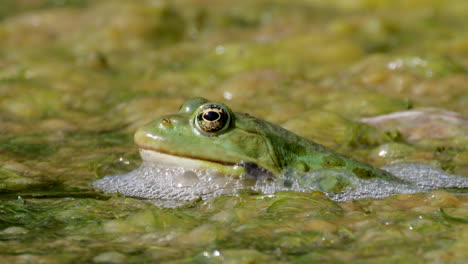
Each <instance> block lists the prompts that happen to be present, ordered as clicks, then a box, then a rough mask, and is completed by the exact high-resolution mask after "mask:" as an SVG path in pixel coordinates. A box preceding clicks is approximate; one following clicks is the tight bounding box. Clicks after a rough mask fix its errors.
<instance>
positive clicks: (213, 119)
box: [195, 104, 231, 136]
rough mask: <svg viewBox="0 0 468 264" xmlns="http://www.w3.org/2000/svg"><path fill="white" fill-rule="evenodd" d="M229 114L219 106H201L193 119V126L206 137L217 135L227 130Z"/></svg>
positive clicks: (229, 120) (229, 121) (229, 119)
mask: <svg viewBox="0 0 468 264" xmlns="http://www.w3.org/2000/svg"><path fill="white" fill-rule="evenodd" d="M230 123H231V112H230V111H229V110H228V109H227V108H226V107H225V106H223V105H220V104H205V105H202V106H201V107H200V108H199V109H198V112H197V115H196V117H195V126H196V128H197V129H198V131H200V132H201V133H202V134H204V135H207V136H215V135H219V134H220V132H222V131H224V130H225V129H227V128H229V125H230Z"/></svg>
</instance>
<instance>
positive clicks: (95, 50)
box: [0, 0, 468, 263]
mask: <svg viewBox="0 0 468 264" xmlns="http://www.w3.org/2000/svg"><path fill="white" fill-rule="evenodd" d="M213 3H214V2H213V1H208V2H203V1H202V2H200V1H177V2H169V1H150V0H148V1H146V0H144V1H135V2H129V1H124V0H117V1H86V0H82V1H79V0H65V1H56V0H43V1H27V0H26V1H5V2H4V3H3V2H2V5H0V38H1V39H2V43H0V192H1V193H0V262H5V263H15V262H16V263H18V262H34V263H41V262H45V263H54V262H55V263H65V262H93V261H94V262H98V263H104V262H115V263H119V262H120V263H144V262H148V263H154V262H167V263H171V262H172V263H184V262H185V263H222V262H224V263H266V262H268V263H275V262H276V263H287V262H289V263H318V262H325V261H328V262H332V263H341V262H349V263H362V262H378V263H395V262H406V263H408V262H414V263H423V262H430V261H434V262H440V263H443V262H453V263H457V262H458V263H462V262H463V260H464V259H466V258H467V256H466V253H465V252H467V250H466V248H467V243H466V239H464V235H465V234H466V227H465V225H464V223H465V222H466V217H465V215H466V209H465V208H466V207H467V204H466V203H467V198H466V195H465V194H463V193H462V194H459V195H452V194H450V193H448V192H432V193H428V194H413V195H397V196H393V197H389V198H385V199H379V200H372V199H364V200H359V201H352V202H340V203H338V202H333V201H330V200H329V199H328V198H327V197H325V196H323V195H322V194H320V193H313V194H303V193H293V192H284V193H277V194H275V195H269V196H264V195H262V194H259V193H255V192H248V191H244V192H240V193H239V195H238V196H235V197H218V198H214V199H210V200H207V201H201V200H194V201H192V202H191V203H188V204H187V205H185V206H183V207H180V208H177V209H162V208H158V207H156V206H154V205H152V204H151V203H148V202H146V201H140V200H137V199H134V198H129V197H122V196H119V195H114V196H106V195H103V194H100V193H97V192H96V191H95V190H93V189H92V188H91V187H90V183H91V182H92V181H93V180H95V179H96V178H98V177H102V176H104V175H108V174H114V173H124V172H128V171H130V170H132V169H134V168H136V167H137V166H138V165H139V163H140V158H139V156H138V152H137V148H136V147H135V146H133V143H132V137H133V132H134V130H135V129H136V128H137V127H139V126H141V125H143V124H144V123H146V122H148V121H150V120H152V119H154V118H155V117H157V116H159V115H161V114H165V113H169V112H171V111H172V110H173V109H175V108H177V107H178V106H179V105H180V103H182V102H183V101H184V100H185V99H187V98H189V97H194V96H205V97H209V98H210V99H213V100H220V101H227V103H228V104H229V105H230V106H232V108H233V109H234V110H235V111H240V112H248V113H252V114H253V115H255V116H258V117H260V118H263V119H266V120H269V121H274V122H277V123H282V124H284V126H285V127H287V128H288V129H290V130H293V131H294V132H296V133H298V134H300V135H303V136H305V137H307V138H310V139H313V140H316V141H318V142H320V143H323V144H325V145H326V146H328V147H332V148H334V149H336V150H337V151H339V152H341V153H346V154H347V155H349V156H352V157H354V158H357V159H360V160H363V161H367V162H370V163H372V164H374V165H378V166H383V165H387V164H391V163H395V162H400V161H418V162H424V163H430V164H433V165H436V166H439V167H442V168H443V169H445V170H447V171H451V172H453V173H456V174H460V175H465V176H466V175H468V166H467V164H468V163H467V160H468V155H467V149H466V147H465V145H466V142H465V141H466V140H465V139H464V138H463V137H461V136H455V137H452V138H450V139H448V140H439V141H438V140H432V139H428V140H426V141H422V140H419V141H410V140H408V139H407V138H405V137H404V136H403V134H402V133H401V132H399V130H396V129H395V130H392V129H389V130H388V129H386V130H379V129H376V128H374V127H371V126H369V125H367V124H362V123H360V122H359V120H360V119H362V118H365V117H371V116H376V115H382V114H388V113H392V112H396V111H404V110H408V109H413V108H415V107H439V108H443V109H446V110H451V111H456V112H459V113H461V115H463V116H465V117H466V116H467V115H468V109H467V108H466V105H467V98H468V95H467V91H466V83H467V81H468V79H467V72H466V70H467V67H468V57H467V55H466V54H467V53H466V50H467V47H468V39H467V37H466V35H467V34H466V32H467V30H468V28H467V24H466V22H465V20H466V16H467V14H468V5H467V4H466V3H465V1H463V0H458V1H457V0H453V1H450V3H446V2H445V1H439V0H433V1H373V0H366V1H294V2H291V1H282V0H277V1H238V2H236V4H235V5H232V3H231V2H229V1H216V4H213ZM449 128H450V127H447V129H449ZM324 131H326V132H325V133H324ZM460 131H463V130H460ZM324 184H325V186H324V188H333V187H334V186H338V188H339V179H336V180H335V181H331V182H325V183H324Z"/></svg>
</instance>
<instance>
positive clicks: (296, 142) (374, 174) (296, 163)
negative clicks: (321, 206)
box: [262, 121, 401, 181]
mask: <svg viewBox="0 0 468 264" xmlns="http://www.w3.org/2000/svg"><path fill="white" fill-rule="evenodd" d="M262 122H265V127H266V129H264V133H265V135H264V136H265V137H266V138H268V140H269V141H270V142H271V144H270V145H271V148H272V151H273V152H274V153H275V155H276V160H277V164H278V166H279V167H280V168H281V170H282V171H283V170H285V169H291V170H296V171H302V172H313V171H317V170H323V169H330V170H336V171H343V172H348V173H353V174H354V175H355V176H356V177H358V178H361V179H371V178H383V179H386V180H391V181H401V180H400V179H399V178H397V177H395V176H393V175H392V174H391V173H389V172H387V171H384V170H381V169H378V168H375V167H373V166H371V165H368V164H365V163H363V162H359V161H357V160H354V159H352V158H349V157H346V156H343V155H340V154H338V153H336V152H335V151H333V150H331V149H328V148H326V147H324V146H322V145H320V144H318V143H315V142H313V141H311V140H308V139H306V138H303V137H300V136H298V135H296V134H294V133H292V132H290V131H288V130H286V129H284V128H282V127H279V126H276V125H274V124H271V123H268V122H266V121H262Z"/></svg>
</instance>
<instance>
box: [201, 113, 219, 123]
mask: <svg viewBox="0 0 468 264" xmlns="http://www.w3.org/2000/svg"><path fill="white" fill-rule="evenodd" d="M203 119H205V120H208V121H215V120H217V119H219V113H217V112H214V111H210V112H206V113H205V114H204V115H203Z"/></svg>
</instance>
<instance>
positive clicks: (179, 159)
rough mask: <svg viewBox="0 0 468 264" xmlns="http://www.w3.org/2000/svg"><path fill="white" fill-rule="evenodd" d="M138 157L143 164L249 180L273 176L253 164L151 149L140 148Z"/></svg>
mask: <svg viewBox="0 0 468 264" xmlns="http://www.w3.org/2000/svg"><path fill="white" fill-rule="evenodd" d="M140 156H141V158H142V159H143V161H144V162H148V163H150V164H161V165H165V166H169V167H184V168H188V169H201V170H212V171H216V172H218V173H221V174H224V175H231V176H244V175H247V176H249V177H250V178H254V179H259V178H271V177H273V174H272V173H271V172H270V171H268V170H266V169H264V168H261V167H259V166H257V164H255V163H253V162H244V161H240V162H238V163H229V162H221V161H215V160H206V159H199V158H196V157H190V156H181V155H174V154H171V153H167V152H162V151H156V150H153V149H145V148H140Z"/></svg>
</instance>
